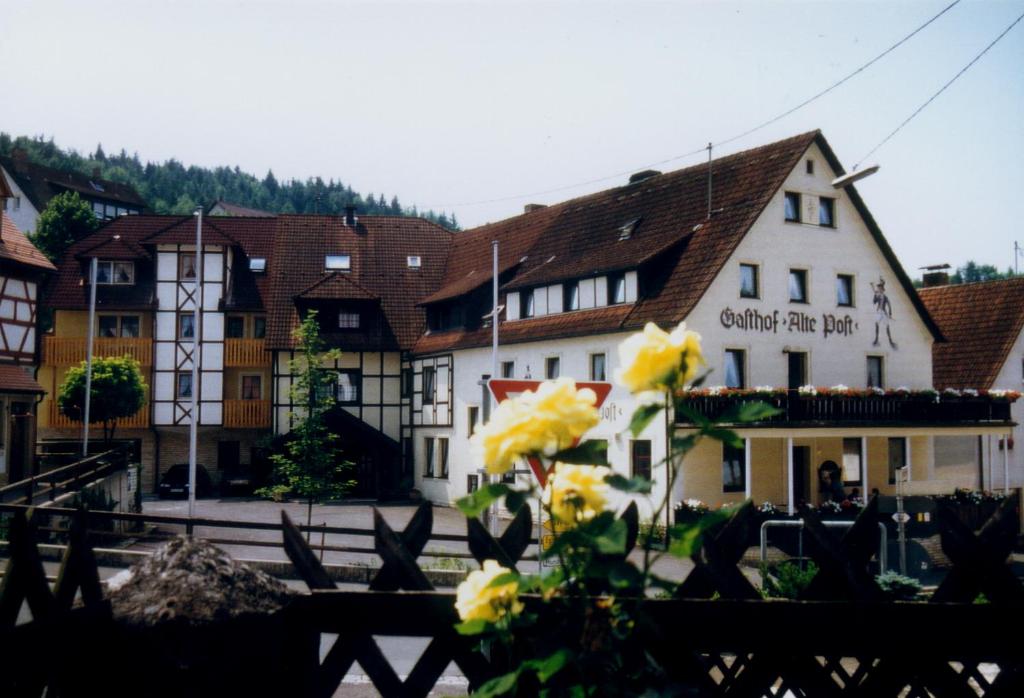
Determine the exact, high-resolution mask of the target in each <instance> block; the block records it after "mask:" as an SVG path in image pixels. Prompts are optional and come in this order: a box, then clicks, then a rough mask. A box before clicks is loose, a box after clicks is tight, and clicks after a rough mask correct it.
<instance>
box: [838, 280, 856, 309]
mask: <svg viewBox="0 0 1024 698" xmlns="http://www.w3.org/2000/svg"><path fill="white" fill-rule="evenodd" d="M836 305H838V306H842V307H846V308H852V307H853V276H852V275H850V274H839V275H837V276H836Z"/></svg>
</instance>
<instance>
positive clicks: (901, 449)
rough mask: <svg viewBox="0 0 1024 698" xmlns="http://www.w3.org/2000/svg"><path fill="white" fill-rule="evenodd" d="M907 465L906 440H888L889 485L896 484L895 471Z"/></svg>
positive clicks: (899, 438) (894, 438)
mask: <svg viewBox="0 0 1024 698" xmlns="http://www.w3.org/2000/svg"><path fill="white" fill-rule="evenodd" d="M906 465H907V440H906V439H905V438H904V437H902V436H899V437H893V438H890V439H889V484H890V485H895V484H896V475H897V471H898V470H899V469H900V468H902V467H904V466H906Z"/></svg>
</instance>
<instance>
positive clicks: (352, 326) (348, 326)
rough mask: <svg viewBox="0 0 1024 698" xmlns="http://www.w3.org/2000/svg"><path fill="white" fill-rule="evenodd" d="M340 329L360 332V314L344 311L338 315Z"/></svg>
mask: <svg viewBox="0 0 1024 698" xmlns="http://www.w3.org/2000/svg"><path fill="white" fill-rule="evenodd" d="M338 328H339V329H342V330H358V329H359V313H353V312H350V311H347V310H342V311H341V312H340V313H338Z"/></svg>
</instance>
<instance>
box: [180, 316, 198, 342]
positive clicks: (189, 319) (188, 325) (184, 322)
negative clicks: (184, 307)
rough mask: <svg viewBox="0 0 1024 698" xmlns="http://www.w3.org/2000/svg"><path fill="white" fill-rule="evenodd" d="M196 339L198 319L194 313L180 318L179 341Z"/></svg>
mask: <svg viewBox="0 0 1024 698" xmlns="http://www.w3.org/2000/svg"><path fill="white" fill-rule="evenodd" d="M195 337H196V318H195V315H193V314H192V313H188V314H184V313H183V314H181V315H179V316H178V339H187V340H189V341H191V340H193V339H195Z"/></svg>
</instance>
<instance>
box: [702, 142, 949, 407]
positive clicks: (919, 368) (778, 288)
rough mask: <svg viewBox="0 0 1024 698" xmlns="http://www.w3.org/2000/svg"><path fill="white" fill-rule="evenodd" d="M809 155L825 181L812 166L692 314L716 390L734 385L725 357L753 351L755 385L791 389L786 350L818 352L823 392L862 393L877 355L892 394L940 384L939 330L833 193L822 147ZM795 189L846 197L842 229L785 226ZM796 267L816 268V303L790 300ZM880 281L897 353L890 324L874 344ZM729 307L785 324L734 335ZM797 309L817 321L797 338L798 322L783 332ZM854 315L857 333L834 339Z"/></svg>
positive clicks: (814, 372) (795, 176)
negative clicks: (850, 290) (754, 274)
mask: <svg viewBox="0 0 1024 698" xmlns="http://www.w3.org/2000/svg"><path fill="white" fill-rule="evenodd" d="M807 157H810V158H813V159H814V162H815V167H814V170H815V174H813V175H808V174H805V170H804V163H803V162H801V163H800V164H799V165H798V166H797V168H796V170H795V171H794V172H793V173H791V174H790V176H789V177H788V178H787V180H786V183H785V185H784V186H783V187H782V188H780V190H779V191H778V192H777V193H776V195H775V197H774V198H773V199H772V201H771V203H769V205H768V206H767V207H766V208H765V210H764V212H763V213H762V214H761V216H760V218H759V219H758V220H757V221H756V222H755V224H754V225H753V227H752V228H751V230H750V232H749V233H748V234H747V237H746V238H745V239H744V240H743V241H742V242H741V243H740V244H739V245H738V247H737V249H736V250H735V252H734V253H733V255H732V256H731V257H730V258H729V260H728V262H726V264H725V266H724V267H723V268H722V270H721V272H720V273H719V275H718V277H716V279H715V280H714V281H713V282H712V284H711V287H710V288H709V289H708V292H707V293H706V294H705V296H704V298H703V299H702V300H701V301H700V302H699V304H698V305H697V307H696V308H695V309H694V310H693V312H692V313H690V315H689V316H688V317H687V320H686V321H687V325H688V326H689V327H691V328H692V329H694V330H696V331H697V332H699V333H700V334H701V335H702V337H703V346H704V354H705V356H706V358H707V360H708V364H709V366H708V367H709V368H710V369H711V370H712V371H713V373H712V375H711V376H710V377H709V380H708V383H707V384H708V385H722V384H724V383H725V376H724V369H723V365H724V357H725V350H726V348H733V349H744V350H745V351H746V352H747V385H748V387H754V386H758V385H771V386H777V387H785V386H786V385H787V382H788V362H787V357H786V355H785V354H784V353H783V352H784V351H785V350H790V349H791V350H794V351H805V352H807V353H808V373H809V380H810V382H811V383H812V384H815V385H820V386H832V385H836V384H840V383H841V384H843V385H847V386H851V387H855V386H860V387H862V386H864V385H865V384H866V382H867V368H866V366H867V356H868V355H877V356H882V357H883V358H884V371H885V385H886V386H887V387H898V386H907V387H910V388H925V387H930V386H931V382H932V359H931V345H932V337H931V335H930V333H929V332H928V330H927V328H926V327H925V325H924V323H923V321H922V320H921V319H920V316H919V315H918V314H917V312H916V310H915V309H914V307H913V305H912V303H911V301H910V298H909V297H908V296H907V295H906V293H904V291H903V289H902V287H901V286H900V285H899V283H898V281H897V279H896V275H895V274H894V273H893V271H892V269H891V268H890V267H889V264H888V262H886V260H885V258H884V257H883V255H882V252H881V250H880V249H879V248H878V246H877V245H876V244H875V242H874V239H873V238H872V237H871V234H870V233H869V232H868V229H867V226H865V225H864V223H863V221H861V220H860V218H859V216H858V214H857V212H856V210H855V209H854V207H853V205H852V203H851V202H850V200H849V198H848V197H847V196H846V194H845V193H844V192H843V191H837V190H835V189H833V188H832V186H831V184H830V182H831V180H832V179H833V178H834V176H835V173H834V172H832V171H831V169H830V168H829V167H828V163H827V162H826V161H825V158H824V157H823V156H822V155H821V153H820V151H819V150H818V148H817V147H816V146H812V147H811V148H810V149H809V151H808V156H807ZM785 191H799V192H800V193H801V194H802V198H803V199H804V200H807V199H808V198H812V197H815V196H817V195H822V196H829V197H834V198H836V206H835V210H836V214H835V222H836V228H824V227H820V226H818V225H817V217H816V213H815V218H814V219H813V220H814V221H815V222H814V224H810V223H787V222H785V220H784V214H783V198H784V197H783V193H784V192H785ZM816 210H817V209H816V208H815V211H816ZM805 215H806V214H805ZM741 262H744V263H754V264H758V265H759V267H760V268H759V277H760V285H761V289H760V290H761V297H760V298H758V299H747V298H740V263H741ZM790 268H802V269H807V270H808V294H809V300H810V302H809V303H806V304H803V303H791V302H790V301H789V270H790ZM837 274H852V275H853V276H854V296H855V301H854V303H855V307H852V308H847V307H838V306H837V304H836V291H835V283H836V275H837ZM879 276H881V277H882V278H884V279H885V286H886V292H887V293H888V296H889V300H890V302H891V303H892V310H893V320H892V323H891V327H892V335H893V339H894V340H895V342H896V345H897V346H896V347H895V348H894V347H892V346H890V344H889V342H888V339H887V338H886V336H885V328H884V326H883V327H881V328H880V336H879V344H878V345H877V346H875V345H874V336H875V317H876V311H875V307H874V305H873V303H872V290H871V286H870V284H869V282H871V281H874V282H876V283H877V281H878V278H879ZM727 308H728V309H731V310H732V311H733V312H736V313H742V312H744V311H746V310H747V309H751V310H753V311H756V312H758V313H760V314H761V315H768V316H773V317H774V316H775V314H776V313H777V314H778V315H777V317H778V319H779V326H778V327H777V328H776V330H775V331H774V332H772V331H767V332H765V331H755V330H743V329H739V328H738V327H735V326H733V327H731V328H727V327H725V326H723V322H722V313H723V311H724V310H726V309H727ZM791 311H794V312H802V313H804V314H805V315H806V316H808V317H809V318H810V319H811V320H813V321H814V331H807V332H801V331H797V330H796V329H794V328H792V327H790V326H788V322H787V326H782V321H784V320H786V321H788V314H789V313H790V312H791ZM847 315H848V316H849V317H850V319H851V321H852V323H853V325H852V333H851V334H849V335H847V336H842V335H840V334H838V333H831V334H829V336H827V337H826V336H825V332H824V326H825V322H826V320H825V316H834V317H839V318H844V317H845V316H847Z"/></svg>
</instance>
